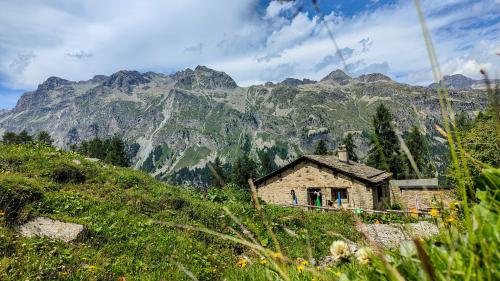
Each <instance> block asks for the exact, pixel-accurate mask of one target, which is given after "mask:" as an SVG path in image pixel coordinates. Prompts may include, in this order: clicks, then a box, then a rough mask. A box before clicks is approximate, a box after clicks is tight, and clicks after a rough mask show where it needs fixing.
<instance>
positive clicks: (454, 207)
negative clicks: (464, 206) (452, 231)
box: [450, 201, 460, 211]
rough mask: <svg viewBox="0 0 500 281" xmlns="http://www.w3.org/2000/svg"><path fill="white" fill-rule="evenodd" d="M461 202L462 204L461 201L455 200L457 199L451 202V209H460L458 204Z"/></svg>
mask: <svg viewBox="0 0 500 281" xmlns="http://www.w3.org/2000/svg"><path fill="white" fill-rule="evenodd" d="M459 204H460V203H458V202H455V201H453V202H450V209H451V210H453V211H456V210H458V205H459Z"/></svg>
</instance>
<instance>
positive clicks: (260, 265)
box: [179, 0, 500, 281]
mask: <svg viewBox="0 0 500 281" xmlns="http://www.w3.org/2000/svg"><path fill="white" fill-rule="evenodd" d="M313 4H314V5H315V7H316V8H317V1H313ZM415 6H416V10H417V14H418V16H419V20H420V25H421V27H422V32H423V35H424V39H425V44H426V48H427V51H428V55H429V60H430V63H431V66H432V71H433V77H434V80H435V82H436V83H438V85H439V86H438V97H439V104H440V110H441V115H442V119H443V120H442V122H443V125H444V129H441V128H440V127H439V126H438V125H437V124H436V127H437V130H438V131H439V132H440V133H441V134H442V135H443V136H444V137H446V139H447V140H448V144H449V147H450V155H451V161H452V163H451V164H452V166H453V172H454V176H455V178H456V180H457V188H458V191H459V194H460V197H461V198H460V200H461V204H453V205H451V206H449V208H443V210H444V211H443V212H441V213H439V214H437V215H436V216H437V218H436V219H435V223H436V224H437V225H438V226H439V227H440V228H441V230H442V235H441V236H440V237H439V238H438V239H436V240H434V241H423V240H418V239H414V240H413V243H409V244H404V245H401V248H400V249H399V250H398V251H392V252H389V251H384V250H382V249H380V248H379V247H378V246H377V245H375V244H374V243H372V242H371V241H369V240H368V239H367V241H366V245H365V248H363V249H362V250H359V251H358V252H357V254H356V256H354V255H353V254H352V253H350V250H349V248H348V246H347V244H345V242H344V241H346V240H347V238H345V237H341V236H339V240H338V241H336V242H334V244H333V245H332V248H331V252H332V255H333V256H336V257H337V262H336V263H335V265H334V266H331V267H317V266H316V265H313V264H312V263H313V262H314V261H313V260H312V259H311V261H308V260H307V259H298V260H293V259H291V258H289V257H286V256H283V254H282V252H281V251H280V245H279V243H278V241H277V239H275V235H274V233H273V230H272V227H270V226H269V224H267V223H265V225H266V228H267V231H268V232H269V234H270V236H271V237H273V243H272V247H265V246H266V245H263V244H262V243H259V242H258V241H256V240H255V239H253V236H252V234H251V233H250V232H249V231H248V230H247V229H246V228H245V227H244V226H243V225H242V224H241V223H240V222H239V221H238V219H237V218H236V217H234V216H232V215H231V214H229V215H230V216H231V217H232V218H233V220H235V221H236V222H237V223H238V225H239V226H240V228H241V229H240V231H241V232H240V231H238V230H234V229H233V232H234V233H235V234H236V237H234V236H229V235H225V234H221V233H217V232H215V231H211V230H209V229H204V228H195V227H187V226H179V227H183V228H189V229H192V230H197V231H201V232H204V233H208V234H212V235H215V236H218V237H220V238H222V239H226V240H228V241H232V242H234V243H239V244H242V245H245V246H247V247H248V248H249V249H251V250H252V251H253V252H254V253H255V257H253V259H249V258H247V257H242V259H241V260H240V261H239V262H238V264H237V265H236V266H237V267H238V268H236V269H235V270H233V271H229V272H227V278H228V279H231V280H398V281H400V280H500V262H499V261H500V251H499V249H498V245H499V240H500V235H499V230H500V221H499V216H498V213H499V211H500V194H499V191H500V169H498V168H494V167H490V166H488V165H486V164H484V163H481V162H479V161H477V160H475V159H473V158H472V157H470V155H469V154H468V153H467V151H466V150H465V149H464V147H463V146H462V144H461V139H460V135H459V134H457V133H456V124H455V120H454V116H455V114H454V112H453V109H452V106H451V102H450V99H449V95H448V91H447V89H446V87H445V86H444V83H442V73H441V70H440V67H439V63H438V59H437V55H436V51H435V49H434V46H433V43H432V39H431V36H430V32H429V30H428V28H427V25H426V22H425V17H424V14H423V11H422V7H421V4H420V1H419V0H415ZM326 27H327V29H328V34H329V35H330V37H331V38H332V41H333V43H334V46H335V48H336V49H337V52H338V53H340V52H339V48H338V46H337V43H336V42H335V40H334V39H333V35H332V32H331V31H330V29H329V28H328V26H326ZM482 74H483V75H484V76H485V81H487V92H488V94H489V98H490V104H491V108H492V111H493V120H494V122H495V126H496V132H491V133H496V134H497V140H498V143H499V145H500V101H499V100H500V93H499V90H498V87H497V88H496V89H492V87H491V85H490V83H489V81H488V77H487V75H486V73H485V72H484V71H482ZM485 133H487V132H485ZM400 141H401V142H402V147H406V145H405V144H404V141H403V140H402V139H401V138H400ZM405 153H406V154H407V157H408V159H409V160H410V162H412V159H413V158H412V156H411V155H409V153H408V151H405ZM499 153H500V152H499ZM468 162H474V164H475V165H479V166H481V167H482V172H481V174H480V176H479V178H478V179H477V180H476V182H475V184H474V186H472V185H470V184H469V183H470V182H473V181H474V179H473V178H472V176H471V172H470V171H469V168H468ZM412 166H415V165H413V163H412ZM417 174H418V173H417ZM249 184H250V187H251V191H252V196H253V202H254V204H255V209H256V211H257V212H259V213H260V215H261V218H262V220H263V221H264V222H266V218H265V217H264V215H263V212H262V208H261V206H260V204H259V201H258V198H257V192H256V190H255V187H254V186H253V182H252V181H251V180H249ZM473 187H475V189H476V190H477V192H474V191H473V190H467V189H468V188H473ZM468 194H469V195H468ZM468 196H474V197H475V198H470V197H468ZM476 201H479V203H477V204H475V203H471V202H476ZM472 204H474V205H472ZM361 232H363V231H362V230H361ZM291 235H292V236H293V235H296V234H293V233H291ZM343 243H344V244H343ZM339 245H340V246H339ZM342 245H344V246H342ZM339 252H340V253H339ZM192 278H194V279H195V277H192Z"/></svg>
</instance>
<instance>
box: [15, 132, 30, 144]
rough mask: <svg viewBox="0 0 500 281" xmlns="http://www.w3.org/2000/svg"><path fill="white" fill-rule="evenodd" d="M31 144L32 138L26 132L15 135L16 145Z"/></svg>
mask: <svg viewBox="0 0 500 281" xmlns="http://www.w3.org/2000/svg"><path fill="white" fill-rule="evenodd" d="M32 142H33V138H32V137H31V136H30V134H28V132H27V131H26V130H23V131H22V132H20V133H19V135H17V143H18V144H29V143H32Z"/></svg>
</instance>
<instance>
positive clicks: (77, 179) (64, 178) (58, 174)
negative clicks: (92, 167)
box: [51, 163, 87, 183]
mask: <svg viewBox="0 0 500 281" xmlns="http://www.w3.org/2000/svg"><path fill="white" fill-rule="evenodd" d="M51 176H52V179H53V180H54V181H55V182H57V183H84V182H85V180H86V179H87V177H86V176H85V174H84V173H83V172H82V171H81V170H80V169H79V167H77V166H75V165H71V164H67V163H59V164H58V165H57V166H56V167H54V169H53V170H52V174H51Z"/></svg>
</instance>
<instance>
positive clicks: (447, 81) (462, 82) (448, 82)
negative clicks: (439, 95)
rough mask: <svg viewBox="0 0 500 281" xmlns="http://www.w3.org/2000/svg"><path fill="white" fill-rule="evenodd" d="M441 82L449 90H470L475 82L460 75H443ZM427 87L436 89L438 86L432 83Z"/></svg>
mask: <svg viewBox="0 0 500 281" xmlns="http://www.w3.org/2000/svg"><path fill="white" fill-rule="evenodd" d="M442 82H443V83H444V86H446V87H447V88H449V89H471V88H472V85H473V84H474V83H475V82H476V81H475V80H473V79H471V78H469V77H467V76H464V75H462V74H453V75H445V76H444V77H443V80H442ZM429 87H430V88H434V89H436V88H437V87H438V84H437V83H432V84H430V85H429Z"/></svg>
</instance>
